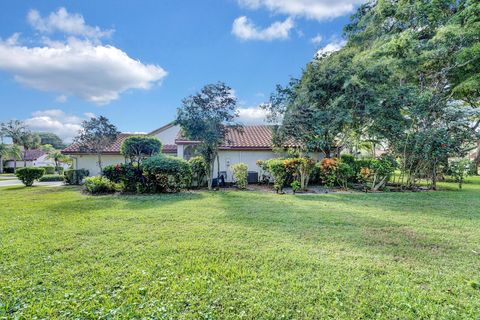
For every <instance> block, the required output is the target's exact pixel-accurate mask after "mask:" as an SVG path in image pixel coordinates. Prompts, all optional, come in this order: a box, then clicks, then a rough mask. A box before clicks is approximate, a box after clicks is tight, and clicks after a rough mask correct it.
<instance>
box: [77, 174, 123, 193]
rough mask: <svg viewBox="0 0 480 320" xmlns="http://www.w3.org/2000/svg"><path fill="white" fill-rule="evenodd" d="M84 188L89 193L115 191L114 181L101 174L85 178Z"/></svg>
mask: <svg viewBox="0 0 480 320" xmlns="http://www.w3.org/2000/svg"><path fill="white" fill-rule="evenodd" d="M84 188H85V191H87V192H88V193H91V194H107V193H114V192H115V191H116V186H115V183H113V182H112V181H110V180H108V179H107V178H105V177H102V176H95V177H88V178H86V179H85V183H84Z"/></svg>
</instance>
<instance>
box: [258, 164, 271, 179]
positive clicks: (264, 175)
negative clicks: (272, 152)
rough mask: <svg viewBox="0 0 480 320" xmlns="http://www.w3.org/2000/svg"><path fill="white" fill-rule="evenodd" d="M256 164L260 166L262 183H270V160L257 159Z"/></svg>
mask: <svg viewBox="0 0 480 320" xmlns="http://www.w3.org/2000/svg"><path fill="white" fill-rule="evenodd" d="M256 165H257V166H258V167H259V168H260V172H259V177H260V178H259V180H260V183H264V184H268V183H269V182H270V174H269V170H268V161H265V160H257V161H256Z"/></svg>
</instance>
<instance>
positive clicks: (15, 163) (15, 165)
mask: <svg viewBox="0 0 480 320" xmlns="http://www.w3.org/2000/svg"><path fill="white" fill-rule="evenodd" d="M16 172H17V157H15V158H14V159H13V173H16Z"/></svg>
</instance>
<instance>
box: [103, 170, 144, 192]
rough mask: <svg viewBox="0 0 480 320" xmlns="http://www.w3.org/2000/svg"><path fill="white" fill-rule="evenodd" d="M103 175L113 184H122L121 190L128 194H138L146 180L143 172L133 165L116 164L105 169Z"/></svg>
mask: <svg viewBox="0 0 480 320" xmlns="http://www.w3.org/2000/svg"><path fill="white" fill-rule="evenodd" d="M102 175H103V176H104V177H105V178H107V179H109V180H110V181H112V182H115V183H120V184H121V189H122V190H123V191H126V192H137V191H138V189H142V185H143V184H144V182H145V178H144V177H143V175H142V170H141V169H139V168H138V167H137V166H135V165H132V164H124V163H121V164H116V165H110V166H106V167H105V168H103V171H102Z"/></svg>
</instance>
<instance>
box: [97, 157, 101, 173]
mask: <svg viewBox="0 0 480 320" xmlns="http://www.w3.org/2000/svg"><path fill="white" fill-rule="evenodd" d="M97 156H98V167H99V168H100V174H101V173H102V154H101V153H98V154H97Z"/></svg>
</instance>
